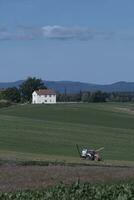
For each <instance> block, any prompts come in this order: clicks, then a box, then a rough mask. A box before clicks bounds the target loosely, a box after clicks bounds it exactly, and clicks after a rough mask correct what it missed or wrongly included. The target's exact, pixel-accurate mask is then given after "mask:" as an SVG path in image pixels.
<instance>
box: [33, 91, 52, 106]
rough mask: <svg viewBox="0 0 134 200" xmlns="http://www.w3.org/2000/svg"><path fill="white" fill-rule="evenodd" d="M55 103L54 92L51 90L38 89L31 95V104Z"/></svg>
mask: <svg viewBox="0 0 134 200" xmlns="http://www.w3.org/2000/svg"><path fill="white" fill-rule="evenodd" d="M43 103H44V104H54V103H56V92H55V91H54V90H52V89H39V90H35V91H34V92H33V93H32V104H43Z"/></svg>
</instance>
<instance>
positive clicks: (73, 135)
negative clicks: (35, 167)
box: [0, 103, 134, 161]
mask: <svg viewBox="0 0 134 200" xmlns="http://www.w3.org/2000/svg"><path fill="white" fill-rule="evenodd" d="M76 143H77V144H79V145H80V146H85V147H89V148H95V149H96V148H99V147H104V148H105V149H104V151H103V159H104V160H122V161H134V104H126V103H122V104H119V103H104V104H99V103H98V104H95V103H94V104H92V103H91V104H63V105H62V104H57V105H17V106H12V107H8V108H1V109H0V158H5V159H7V158H8V159H11V158H24V159H29V158H30V159H42V160H45V159H46V160H47V159H48V160H49V159H55V160H65V161H66V160H70V161H71V160H77V161H78V160H80V159H79V158H78V154H77V151H76V147H75V145H76Z"/></svg>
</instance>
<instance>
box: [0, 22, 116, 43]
mask: <svg viewBox="0 0 134 200" xmlns="http://www.w3.org/2000/svg"><path fill="white" fill-rule="evenodd" d="M112 35H113V34H112V33H105V32H101V31H95V30H92V29H90V28H83V27H64V26H58V25H55V26H44V27H41V28H36V27H25V26H19V27H17V29H15V30H14V31H13V32H11V31H9V30H7V29H0V40H9V39H10V40H14V39H17V40H26V39H27V40H30V39H38V38H42V39H45V38H47V39H57V40H72V39H76V40H91V39H95V38H101V39H110V38H111V37H112Z"/></svg>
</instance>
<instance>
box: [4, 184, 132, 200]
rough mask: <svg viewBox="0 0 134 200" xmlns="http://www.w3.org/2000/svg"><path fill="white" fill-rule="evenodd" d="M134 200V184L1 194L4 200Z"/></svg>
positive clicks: (55, 188)
mask: <svg viewBox="0 0 134 200" xmlns="http://www.w3.org/2000/svg"><path fill="white" fill-rule="evenodd" d="M133 198H134V184H133V183H132V184H127V183H124V184H123V183H122V184H109V185H105V184H100V185H99V184H98V185H90V184H88V183H87V184H80V183H79V182H77V183H75V184H73V185H71V186H65V185H63V184H60V185H59V186H56V187H53V188H49V189H46V190H34V191H23V192H21V191H20V192H10V193H0V199H2V200H8V199H9V200H14V199H17V200H19V199H21V200H26V199H28V200H37V199H38V200H41V199H45V200H74V199H77V200H89V199H90V200H102V199H103V200H115V199H116V200H129V199H131V200H132V199H133Z"/></svg>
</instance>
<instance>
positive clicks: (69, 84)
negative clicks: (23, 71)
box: [0, 80, 134, 93]
mask: <svg viewBox="0 0 134 200" xmlns="http://www.w3.org/2000/svg"><path fill="white" fill-rule="evenodd" d="M22 83H23V80H19V81H16V82H7V83H0V88H8V87H13V86H16V87H18V86H19V85H20V84H22ZM44 84H45V85H46V86H47V87H48V88H53V89H55V90H56V91H58V92H62V93H63V92H65V91H66V92H67V93H76V92H79V91H96V90H101V91H104V92H116V91H118V92H134V82H124V81H121V82H116V83H113V84H107V85H99V84H91V83H83V82H73V81H44Z"/></svg>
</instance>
